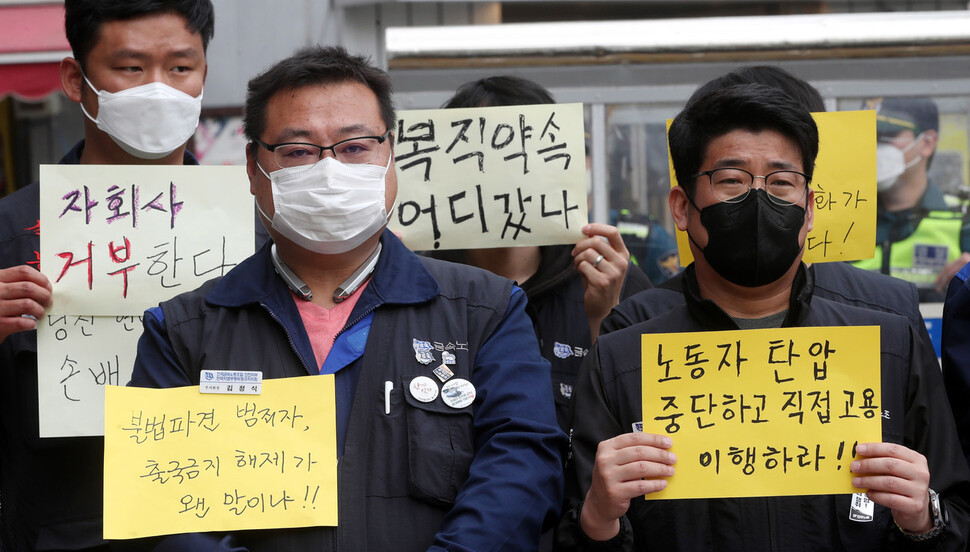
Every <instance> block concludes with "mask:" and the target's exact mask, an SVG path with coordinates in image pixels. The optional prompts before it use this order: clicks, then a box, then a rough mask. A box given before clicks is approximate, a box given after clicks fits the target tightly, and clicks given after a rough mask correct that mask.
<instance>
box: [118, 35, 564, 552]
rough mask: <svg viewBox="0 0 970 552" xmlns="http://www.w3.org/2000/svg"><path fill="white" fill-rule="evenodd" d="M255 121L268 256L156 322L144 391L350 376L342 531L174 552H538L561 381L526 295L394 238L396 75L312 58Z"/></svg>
mask: <svg viewBox="0 0 970 552" xmlns="http://www.w3.org/2000/svg"><path fill="white" fill-rule="evenodd" d="M245 113H246V117H245V122H244V123H245V132H246V136H247V138H248V139H249V140H250V144H249V145H248V147H247V150H246V155H247V170H248V173H249V178H250V185H251V191H252V193H253V194H254V195H255V197H256V203H257V205H258V206H259V211H260V213H261V216H262V220H263V224H264V225H265V226H266V227H267V229H268V230H269V233H270V235H271V237H272V243H271V244H267V245H266V246H264V247H263V248H262V249H261V250H260V251H258V252H257V253H256V254H254V255H253V256H252V257H250V258H249V259H247V260H246V261H244V262H242V263H240V264H239V266H237V267H235V268H234V269H233V270H232V271H230V272H229V273H228V274H227V275H226V276H225V277H223V278H221V279H218V280H214V281H212V282H209V283H207V284H205V285H204V286H203V287H202V288H200V289H198V290H196V291H194V292H190V293H187V294H183V295H180V296H178V297H175V298H174V299H172V300H170V301H168V302H165V303H163V304H162V305H161V306H160V307H158V308H153V309H150V310H149V311H148V312H146V314H145V334H144V335H143V336H142V339H141V341H140V343H139V348H138V358H137V360H136V365H135V368H134V374H133V376H132V381H131V384H132V385H137V386H144V387H175V386H185V385H198V384H199V379H200V370H201V369H203V368H222V367H225V366H232V367H234V368H235V369H249V370H262V371H263V377H264V378H281V377H295V376H307V375H312V374H335V380H336V391H337V396H336V413H335V414H336V420H337V448H338V451H337V454H338V457H339V463H338V489H337V493H338V503H339V505H338V512H339V524H338V526H337V527H335V528H331V527H318V528H308V529H287V530H269V531H244V532H240V533H237V534H234V535H230V536H223V535H179V536H174V537H171V539H172V541H171V542H170V544H171V549H176V548H184V549H199V548H201V547H203V546H204V545H203V544H202V543H200V542H199V541H206V540H209V541H216V542H215V543H214V544H218V545H219V546H221V547H222V548H229V547H238V546H243V547H245V548H248V549H250V550H272V551H279V550H323V551H326V550H337V549H341V550H361V551H363V550H375V551H376V550H395V551H424V550H500V549H501V550H522V551H527V550H536V549H537V548H538V539H539V535H540V533H541V531H542V525H543V521H544V520H545V519H546V518H553V517H554V516H556V515H557V514H558V511H559V507H560V503H561V498H562V497H561V494H562V490H561V487H562V469H561V458H560V449H561V447H563V446H564V445H565V435H564V434H563V433H562V431H561V430H560V429H559V427H558V424H557V422H556V414H555V409H554V406H553V400H552V396H551V395H550V394H549V385H550V383H549V382H550V379H549V378H550V375H549V365H548V363H547V362H546V361H545V360H544V359H543V358H542V357H541V356H540V354H539V348H538V344H537V342H536V338H535V333H534V332H533V331H532V325H531V322H530V321H529V317H528V316H527V315H526V313H525V308H524V307H525V294H524V293H523V292H522V290H521V289H519V288H518V287H517V286H515V285H514V284H513V283H512V282H510V281H508V280H505V279H503V278H499V277H497V276H494V275H492V274H491V273H488V272H486V271H483V270H479V269H476V268H473V267H467V266H463V265H457V264H452V263H446V262H443V261H437V260H433V259H425V258H421V257H418V256H416V255H414V254H413V253H411V252H410V251H408V250H407V248H405V247H404V246H403V244H401V242H400V241H399V240H398V239H397V238H396V237H395V236H394V234H393V233H391V232H389V231H387V230H385V229H384V227H385V224H386V222H387V213H388V212H389V211H391V210H392V208H393V204H394V199H395V195H396V192H397V179H396V177H395V173H394V152H393V148H392V146H393V141H394V136H395V135H394V128H395V124H396V121H397V119H396V117H395V114H394V109H393V106H392V104H391V87H390V79H389V77H388V76H387V74H386V73H384V72H383V71H381V70H379V69H377V68H375V67H373V66H371V65H369V64H368V63H367V61H366V60H365V59H364V58H361V57H356V56H351V55H349V54H347V52H346V51H344V50H343V49H342V48H321V47H315V48H308V49H306V50H302V51H300V52H298V53H297V54H295V55H294V56H293V57H291V58H288V59H286V60H283V61H281V62H279V63H278V64H276V65H275V66H274V67H272V68H270V69H269V70H268V71H266V72H265V73H263V74H261V75H259V76H257V77H255V78H254V79H252V80H251V81H250V82H249V91H248V96H247V100H246V108H245Z"/></svg>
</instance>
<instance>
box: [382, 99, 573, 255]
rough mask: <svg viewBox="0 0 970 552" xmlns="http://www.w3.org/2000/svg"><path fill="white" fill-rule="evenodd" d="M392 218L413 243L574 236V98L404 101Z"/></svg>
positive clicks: (559, 240) (486, 243) (473, 244)
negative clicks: (430, 105)
mask: <svg viewBox="0 0 970 552" xmlns="http://www.w3.org/2000/svg"><path fill="white" fill-rule="evenodd" d="M398 117H399V119H398V125H397V128H396V129H395V134H394V141H395V145H394V158H395V167H396V169H397V178H398V194H397V204H396V206H395V208H394V211H393V212H392V213H391V220H390V228H391V229H392V230H394V231H396V232H398V233H399V234H400V235H401V236H402V239H403V240H404V243H405V244H406V245H407V246H408V247H410V248H411V249H415V250H434V249H468V248H489V247H513V246H523V245H551V244H563V243H576V242H577V241H579V240H580V239H582V238H583V234H582V227H583V225H584V224H586V222H587V221H588V216H587V205H586V155H585V149H584V139H583V106H582V104H555V105H527V106H512V107H480V108H469V109H431V110H415V111H402V112H400V113H399V114H398Z"/></svg>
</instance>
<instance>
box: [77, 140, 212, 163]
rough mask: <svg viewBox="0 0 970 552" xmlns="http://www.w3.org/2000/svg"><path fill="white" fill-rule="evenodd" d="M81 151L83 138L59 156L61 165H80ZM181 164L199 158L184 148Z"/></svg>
mask: <svg viewBox="0 0 970 552" xmlns="http://www.w3.org/2000/svg"><path fill="white" fill-rule="evenodd" d="M83 151H84V139H83V138H82V139H81V141H80V142H78V143H76V144H74V147H73V148H71V151H69V152H67V153H65V154H64V157H61V160H60V164H61V165H80V164H81V152H83ZM182 164H183V165H198V164H199V160H198V159H196V158H195V156H194V155H192V152H190V151H189V149H188V148H185V151H184V152H183V153H182Z"/></svg>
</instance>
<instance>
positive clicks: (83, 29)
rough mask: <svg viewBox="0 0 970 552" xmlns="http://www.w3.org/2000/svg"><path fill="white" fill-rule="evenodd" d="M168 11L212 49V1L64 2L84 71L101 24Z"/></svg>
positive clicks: (70, 35) (66, 27)
mask: <svg viewBox="0 0 970 552" xmlns="http://www.w3.org/2000/svg"><path fill="white" fill-rule="evenodd" d="M166 12H168V13H174V14H177V15H181V16H182V17H184V18H185V23H186V26H187V27H188V29H189V31H191V32H193V33H195V34H198V35H199V36H201V37H202V50H203V51H205V50H206V49H207V48H208V47H209V41H210V40H212V36H213V34H214V33H215V26H216V16H215V8H213V6H212V0H64V32H65V33H66V34H67V41H68V42H69V43H70V44H71V51H72V52H73V54H74V59H76V60H77V62H78V63H79V64H81V67H82V68H83V67H84V61H85V58H86V57H87V55H88V54H89V53H91V50H93V49H94V45H95V44H97V42H98V38H99V33H100V32H101V25H103V24H104V23H108V22H111V21H124V20H126V19H134V18H136V17H143V16H146V15H152V14H156V13H166Z"/></svg>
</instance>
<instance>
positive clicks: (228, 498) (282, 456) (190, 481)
mask: <svg viewBox="0 0 970 552" xmlns="http://www.w3.org/2000/svg"><path fill="white" fill-rule="evenodd" d="M242 386H243V385H242V384H240V387H242ZM336 435H337V424H336V396H335V388H334V376H333V375H318V376H306V377H299V378H283V379H271V380H266V381H264V382H263V393H262V394H261V395H246V394H238V395H234V394H232V393H231V392H229V393H227V394H202V393H200V392H199V387H198V386H195V387H181V388H176V389H142V388H136V387H114V386H112V387H108V389H107V391H106V401H105V434H104V448H105V451H104V538H106V539H131V538H138V537H148V536H153V535H168V534H174V533H194V532H202V531H233V530H242V529H271V528H286V527H312V526H335V525H337V437H336Z"/></svg>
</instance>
